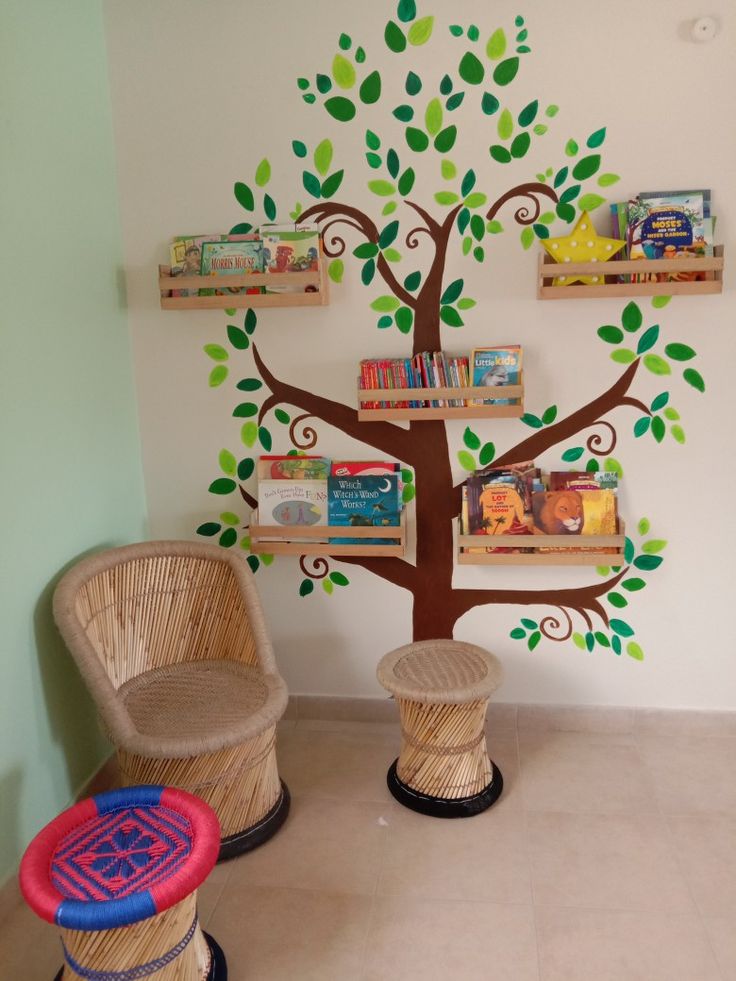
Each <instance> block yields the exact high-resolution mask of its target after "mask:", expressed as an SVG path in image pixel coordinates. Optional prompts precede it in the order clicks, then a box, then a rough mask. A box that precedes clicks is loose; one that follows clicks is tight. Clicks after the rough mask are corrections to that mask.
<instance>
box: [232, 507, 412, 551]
mask: <svg viewBox="0 0 736 981" xmlns="http://www.w3.org/2000/svg"><path fill="white" fill-rule="evenodd" d="M294 538H386V539H398V540H399V544H398V545H395V544H388V543H386V544H385V545H376V544H369V545H356V544H354V543H352V542H351V543H348V544H344V545H339V544H335V543H332V544H331V543H330V542H309V541H306V542H295V541H293V539H294ZM250 550H251V552H253V553H254V554H255V555H263V554H266V555H269V554H270V555H376V556H398V557H401V556H403V555H404V554H405V552H406V511H405V510H402V512H401V524H399V525H390V526H386V525H383V526H376V527H372V526H365V525H359V526H356V527H355V528H345V527H343V526H340V527H337V526H335V525H293V526H291V527H289V528H288V529H287V528H286V527H285V526H284V525H262V524H260V523H259V518H258V511H254V512H253V514H252V515H251V521H250Z"/></svg>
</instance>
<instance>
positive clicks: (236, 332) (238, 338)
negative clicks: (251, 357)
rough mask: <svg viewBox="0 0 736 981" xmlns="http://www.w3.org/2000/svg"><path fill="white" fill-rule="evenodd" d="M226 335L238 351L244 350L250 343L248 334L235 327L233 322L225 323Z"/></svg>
mask: <svg viewBox="0 0 736 981" xmlns="http://www.w3.org/2000/svg"><path fill="white" fill-rule="evenodd" d="M227 336H228V340H229V341H230V343H231V344H232V346H233V347H234V348H236V349H237V350H238V351H245V349H246V348H247V347H248V345H249V344H250V341H249V340H248V335H247V334H246V333H245V331H244V330H241V329H240V327H236V326H235V324H228V325H227Z"/></svg>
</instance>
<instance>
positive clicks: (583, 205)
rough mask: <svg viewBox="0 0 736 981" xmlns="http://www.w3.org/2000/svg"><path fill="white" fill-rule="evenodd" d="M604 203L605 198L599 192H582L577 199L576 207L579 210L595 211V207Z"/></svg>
mask: <svg viewBox="0 0 736 981" xmlns="http://www.w3.org/2000/svg"><path fill="white" fill-rule="evenodd" d="M605 203H606V199H605V198H602V197H601V196H600V194H592V193H591V194H584V195H583V196H582V197H581V198H580V200H579V201H578V207H579V208H580V210H581V211H595V209H596V208H600V206H601V205H602V204H605Z"/></svg>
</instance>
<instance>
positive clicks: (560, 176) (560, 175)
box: [554, 167, 568, 188]
mask: <svg viewBox="0 0 736 981" xmlns="http://www.w3.org/2000/svg"><path fill="white" fill-rule="evenodd" d="M567 173H568V168H567V167H561V168H560V170H558V171H557V173H556V175H555V179H554V187H555V188H558V187H559V186H560V184H564V183H565V181H566V180H567Z"/></svg>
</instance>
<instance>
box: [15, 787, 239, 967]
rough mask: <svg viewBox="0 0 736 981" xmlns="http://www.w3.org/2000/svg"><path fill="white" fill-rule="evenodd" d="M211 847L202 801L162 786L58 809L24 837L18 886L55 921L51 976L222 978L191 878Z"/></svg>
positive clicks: (215, 835) (212, 819) (203, 867)
mask: <svg viewBox="0 0 736 981" xmlns="http://www.w3.org/2000/svg"><path fill="white" fill-rule="evenodd" d="M219 847H220V826H219V823H218V821H217V816H216V814H215V812H214V811H213V810H212V808H211V807H210V806H209V805H208V804H205V803H204V801H201V800H199V799H198V798H197V797H194V796H193V795H192V794H188V793H186V792H185V791H182V790H177V789H174V788H171V787H152V786H147V787H126V788H125V789H123V790H112V791H108V792H107V793H104V794H98V795H97V796H95V797H91V798H89V799H88V800H85V801H82V802H81V803H79V804H76V805H74V807H71V808H69V810H67V811H64V812H63V813H62V814H60V815H59V816H58V817H57V818H55V820H53V821H52V822H51V823H50V824H49V825H47V826H46V827H45V828H44V829H43V830H42V831H41V832H40V833H39V834H38V835H37V836H36V837H35V838H34V839H33V841H32V842H31V844H30V845H29V846H28V848H27V850H26V853H25V855H24V856H23V860H22V862H21V866H20V885H21V889H22V891H23V895H24V896H25V899H26V901H27V903H28V905H29V906H30V907H31V909H32V910H33V911H34V912H35V913H37V914H38V915H39V916H40V917H41V918H42V919H44V920H47V921H48V922H49V923H55V924H56V925H57V926H58V927H59V928H60V933H61V944H62V948H63V951H64V962H65V963H64V966H63V967H62V969H61V970H60V971H59V973H58V974H57V975H56V978H55V981H62V979H63V981H77V979H84V981H134V979H138V978H149V977H151V978H153V977H155V981H227V964H226V962H225V956H224V954H223V952H222V950H221V949H220V947H219V946H218V945H217V943H216V942H215V941H214V940H213V939H212V937H210V936H208V934H206V933H203V932H202V930H201V928H200V926H199V920H198V918H197V887H198V886H200V885H201V884H202V882H204V880H205V879H206V878H207V876H208V875H209V873H210V871H211V870H212V867H213V866H214V864H215V861H216V859H217V853H218V850H219Z"/></svg>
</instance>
